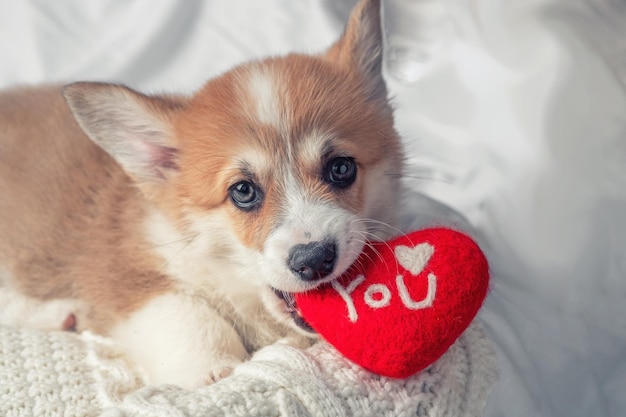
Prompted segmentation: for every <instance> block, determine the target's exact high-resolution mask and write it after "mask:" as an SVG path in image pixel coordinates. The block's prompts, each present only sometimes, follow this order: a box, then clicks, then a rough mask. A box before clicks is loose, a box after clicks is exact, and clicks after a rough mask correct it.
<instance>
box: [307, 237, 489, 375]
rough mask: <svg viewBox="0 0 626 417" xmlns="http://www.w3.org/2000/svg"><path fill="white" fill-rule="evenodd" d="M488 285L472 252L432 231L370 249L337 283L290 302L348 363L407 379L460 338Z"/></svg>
mask: <svg viewBox="0 0 626 417" xmlns="http://www.w3.org/2000/svg"><path fill="white" fill-rule="evenodd" d="M488 286H489V267H488V265H487V260H486V259H485V256H484V255H483V253H482V252H481V250H480V248H479V247H478V245H476V243H474V241H473V240H472V239H470V238H469V237H467V236H466V235H464V234H462V233H459V232H455V231H453V230H450V229H445V228H437V229H427V230H422V231H417V232H413V233H411V234H408V235H404V236H401V237H398V238H396V239H394V240H392V241H389V242H377V243H371V244H370V245H368V246H366V248H365V249H364V251H363V253H362V255H361V256H360V258H359V259H358V260H357V261H356V262H355V264H354V266H353V267H352V268H351V269H350V270H349V271H348V272H346V273H345V274H344V275H343V276H342V277H340V278H339V279H338V280H337V281H335V282H333V283H332V284H331V285H326V286H323V287H320V288H319V289H317V290H315V291H310V292H306V293H300V294H297V295H296V302H297V305H298V308H299V310H300V314H302V316H303V317H304V319H305V320H306V321H307V322H308V323H309V324H310V325H311V327H313V328H314V329H315V330H316V331H317V332H318V333H319V334H320V335H321V336H322V337H324V338H325V339H326V340H327V341H328V342H329V343H330V344H332V345H333V346H335V348H336V349H337V350H338V351H340V352H341V353H342V354H343V355H345V356H346V357H347V358H348V359H350V360H352V361H353V362H355V363H357V364H359V365H360V366H362V367H364V368H365V369H368V370H370V371H372V372H375V373H378V374H380V375H384V376H388V377H393V378H406V377H408V376H411V375H413V374H415V373H417V372H418V371H420V370H422V369H424V368H425V367H426V366H428V365H430V364H431V363H433V362H434V361H435V360H437V359H438V358H439V357H440V356H441V355H443V354H444V353H445V352H446V350H448V348H449V347H450V345H452V344H453V343H454V342H455V340H456V339H457V338H458V337H459V336H460V335H461V334H462V333H463V331H465V329H466V328H467V326H469V324H470V322H471V321H472V320H473V319H474V317H475V316H476V313H477V312H478V310H479V309H480V307H481V305H482V303H483V300H484V299H485V296H486V294H487V289H488Z"/></svg>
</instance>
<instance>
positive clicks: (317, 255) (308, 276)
mask: <svg viewBox="0 0 626 417" xmlns="http://www.w3.org/2000/svg"><path fill="white" fill-rule="evenodd" d="M335 258H336V246H335V242H329V241H322V242H310V243H307V244H302V243H301V244H299V245H295V246H294V247H292V248H291V250H290V251H289V258H288V259H287V264H288V265H289V268H290V269H291V270H292V271H293V272H294V273H295V274H296V275H297V276H298V277H299V278H300V279H302V280H303V281H317V280H319V279H322V278H324V277H325V276H327V275H328V274H330V273H331V272H332V270H333V268H334V267H335Z"/></svg>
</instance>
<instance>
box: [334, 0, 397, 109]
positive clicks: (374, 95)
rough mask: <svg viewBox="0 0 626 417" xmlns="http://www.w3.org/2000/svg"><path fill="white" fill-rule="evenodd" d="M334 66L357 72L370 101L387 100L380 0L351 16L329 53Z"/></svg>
mask: <svg viewBox="0 0 626 417" xmlns="http://www.w3.org/2000/svg"><path fill="white" fill-rule="evenodd" d="M326 56H327V57H328V58H329V59H331V60H332V61H334V62H339V63H342V64H344V65H349V66H350V67H351V68H356V69H357V70H358V71H359V72H360V74H361V76H363V77H364V78H363V79H364V82H365V88H366V91H367V95H368V97H369V98H371V99H382V100H385V101H386V100H387V88H386V87H385V81H384V79H383V75H382V67H383V31H382V22H381V12H380V0H360V1H359V2H358V3H357V5H356V6H355V8H354V9H353V10H352V13H351V14H350V18H349V19H348V23H347V25H346V28H345V30H344V33H343V35H342V36H341V38H339V40H338V41H337V42H336V43H335V44H334V45H333V46H332V47H331V48H330V49H329V50H328V52H327V54H326Z"/></svg>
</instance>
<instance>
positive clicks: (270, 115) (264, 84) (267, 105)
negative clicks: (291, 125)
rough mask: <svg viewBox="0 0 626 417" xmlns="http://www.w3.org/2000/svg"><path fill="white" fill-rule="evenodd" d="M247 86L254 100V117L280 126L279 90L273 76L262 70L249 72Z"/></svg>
mask: <svg viewBox="0 0 626 417" xmlns="http://www.w3.org/2000/svg"><path fill="white" fill-rule="evenodd" d="M248 88H249V89H250V92H251V93H252V96H253V97H254V100H255V112H256V117H257V119H258V120H259V121H260V122H261V123H266V124H268V125H270V126H273V127H275V128H277V129H280V127H281V119H282V118H281V110H280V109H281V103H280V92H279V91H278V87H277V82H276V80H275V78H274V76H273V75H272V74H271V73H269V72H267V71H263V70H257V71H254V72H252V73H251V74H250V78H249V80H248Z"/></svg>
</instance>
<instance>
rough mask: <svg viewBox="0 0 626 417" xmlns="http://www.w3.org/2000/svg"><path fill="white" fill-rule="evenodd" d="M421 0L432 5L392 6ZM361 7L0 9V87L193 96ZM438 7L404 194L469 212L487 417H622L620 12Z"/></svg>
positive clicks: (517, 3)
mask: <svg viewBox="0 0 626 417" xmlns="http://www.w3.org/2000/svg"><path fill="white" fill-rule="evenodd" d="M411 1H418V2H420V1H421V2H422V4H423V3H424V2H425V1H430V0H388V2H390V3H395V4H403V3H404V4H405V5H408V4H409V3H410V2H411ZM352 3H353V1H350V0H344V1H339V0H318V1H313V0H308V1H305V0H299V1H293V0H263V1H259V0H204V1H201V0H187V1H185V2H182V1H176V0H98V1H88V2H87V1H85V2H80V1H69V0H67V1H62V0H59V1H48V2H46V1H42V0H22V1H19V2H8V1H6V2H0V87H3V86H9V85H13V84H16V83H38V82H52V81H55V82H56V81H72V80H79V79H81V80H82V79H90V80H94V79H97V80H109V81H121V82H125V83H127V84H130V85H131V86H133V87H137V88H139V89H142V90H144V91H148V92H149V91H191V90H192V89H194V88H195V87H197V86H199V85H200V84H201V83H202V82H203V81H204V80H205V79H207V78H208V77H211V76H213V75H215V74H218V73H220V72H221V71H224V70H225V69H227V68H229V67H231V66H232V65H235V64H237V63H239V62H241V61H243V60H247V59H250V58H255V57H262V56H265V55H268V54H278V53H284V52H288V51H292V50H299V51H318V50H321V49H323V48H324V47H326V46H327V45H328V44H329V43H330V42H331V41H332V40H333V39H334V38H335V37H336V36H338V34H339V32H340V31H341V27H342V25H343V21H344V19H345V16H346V15H347V13H348V11H349V9H350V7H351V5H352ZM430 3H433V4H434V2H432V1H430ZM431 6H432V4H431ZM433 7H435V8H436V10H437V13H439V15H440V16H443V20H442V22H445V25H446V26H445V30H442V29H441V28H442V26H440V25H438V24H437V25H430V26H429V25H428V24H424V27H425V28H426V29H425V31H426V34H425V36H426V38H428V37H429V36H430V38H429V39H431V41H432V42H434V44H436V46H437V47H436V48H433V49H432V50H431V55H430V56H429V57H427V59H426V61H425V67H424V71H423V73H422V74H421V75H420V76H419V77H418V78H417V79H416V80H415V81H413V82H410V83H407V82H402V81H400V80H398V79H397V78H395V77H393V76H389V83H390V90H391V91H392V93H393V94H394V96H395V99H394V102H395V104H396V107H397V121H398V128H399V129H400V131H401V132H402V133H403V135H404V136H405V138H406V142H407V148H408V149H409V156H410V162H411V163H412V166H411V169H410V171H409V178H408V182H409V184H410V186H411V187H412V189H413V190H415V191H420V192H422V193H424V194H426V195H428V196H430V197H432V198H433V199H435V200H437V201H440V202H442V203H444V204H446V205H448V206H450V207H451V208H453V209H455V210H456V211H458V212H459V213H460V214H462V215H463V216H465V217H466V218H467V219H468V221H469V223H470V224H471V225H472V227H473V228H474V229H475V230H476V233H477V235H478V236H479V240H480V243H481V244H482V245H483V247H484V249H485V251H486V252H487V254H488V257H489V259H490V262H491V266H492V271H493V284H492V292H491V294H490V296H489V298H488V301H487V303H486V306H485V308H484V309H483V311H482V312H481V315H480V318H481V320H482V321H483V322H484V323H485V324H486V326H487V329H488V331H489V332H490V335H491V337H492V339H493V341H494V342H495V345H496V348H497V351H498V359H499V363H500V367H501V377H500V380H499V382H498V383H497V385H496V388H495V390H494V392H493V393H492V395H491V398H490V401H489V404H488V408H487V415H488V416H507V417H517V416H519V417H527V416H568V417H572V416H607V417H608V416H625V415H626V88H625V84H626V2H624V1H622V0H474V1H470V0H438V2H437V3H436V4H435V5H434V6H433ZM424 10H425V9H424V8H422V11H424ZM429 12H432V9H429ZM407 16H410V15H408V14H407ZM429 16H430V15H428V16H426V15H423V14H420V13H416V14H415V15H413V18H414V19H415V21H416V22H418V21H420V22H424V19H425V18H426V17H429ZM427 23H428V22H427ZM394 30H397V27H394V26H393V25H391V24H388V25H387V31H388V32H389V33H391V34H393V33H394ZM0 198H1V196H0ZM422 207H423V206H422V205H421V202H420V200H419V199H418V198H417V197H416V198H415V199H409V203H408V209H409V210H414V211H415V215H416V216H419V215H420V211H421V210H422ZM430 214H431V215H433V214H434V216H435V218H437V219H439V220H440V221H443V222H446V221H452V220H447V219H450V217H449V216H450V214H449V213H448V212H446V211H441V212H437V213H430ZM415 224H417V220H416V223H415Z"/></svg>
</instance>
